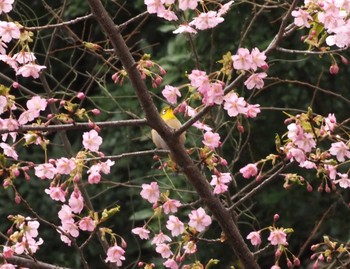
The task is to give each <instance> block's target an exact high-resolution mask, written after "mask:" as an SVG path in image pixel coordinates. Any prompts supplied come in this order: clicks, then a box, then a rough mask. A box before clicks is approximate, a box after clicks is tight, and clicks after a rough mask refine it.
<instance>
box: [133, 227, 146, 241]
mask: <svg viewBox="0 0 350 269" xmlns="http://www.w3.org/2000/svg"><path fill="white" fill-rule="evenodd" d="M131 232H132V233H133V234H137V235H138V236H139V237H140V238H141V239H149V235H148V234H149V233H150V231H149V230H147V229H146V228H144V227H137V228H134V229H132V230H131Z"/></svg>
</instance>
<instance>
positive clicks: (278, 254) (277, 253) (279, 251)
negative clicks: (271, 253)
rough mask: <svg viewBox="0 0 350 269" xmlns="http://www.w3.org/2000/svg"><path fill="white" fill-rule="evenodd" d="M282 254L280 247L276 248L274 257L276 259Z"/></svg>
mask: <svg viewBox="0 0 350 269" xmlns="http://www.w3.org/2000/svg"><path fill="white" fill-rule="evenodd" d="M281 254H282V252H281V250H280V249H277V250H276V252H275V258H276V259H278V257H280V256H281Z"/></svg>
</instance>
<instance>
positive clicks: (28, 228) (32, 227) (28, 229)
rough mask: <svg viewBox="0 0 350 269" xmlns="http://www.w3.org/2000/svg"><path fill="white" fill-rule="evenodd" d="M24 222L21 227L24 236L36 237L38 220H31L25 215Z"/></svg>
mask: <svg viewBox="0 0 350 269" xmlns="http://www.w3.org/2000/svg"><path fill="white" fill-rule="evenodd" d="M25 223H26V224H25V225H23V227H22V228H23V229H24V231H25V236H26V237H27V238H28V237H32V238H34V237H37V236H38V235H39V232H38V229H39V226H40V223H39V221H36V220H31V218H29V217H27V218H26V222H25Z"/></svg>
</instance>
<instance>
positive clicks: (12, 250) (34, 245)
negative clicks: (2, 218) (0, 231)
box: [0, 215, 43, 269]
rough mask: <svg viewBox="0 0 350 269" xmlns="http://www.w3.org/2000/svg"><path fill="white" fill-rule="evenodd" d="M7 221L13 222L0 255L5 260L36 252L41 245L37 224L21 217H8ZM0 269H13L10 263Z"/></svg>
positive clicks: (30, 219) (28, 218)
mask: <svg viewBox="0 0 350 269" xmlns="http://www.w3.org/2000/svg"><path fill="white" fill-rule="evenodd" d="M8 219H9V220H10V221H12V222H13V224H12V226H11V228H10V229H9V230H8V232H7V233H8V234H9V237H8V241H7V243H6V245H5V246H4V247H3V250H2V255H3V259H4V260H5V262H6V259H9V258H11V257H13V255H15V254H17V255H22V254H26V255H32V254H34V253H36V252H37V250H38V249H39V246H40V245H41V244H42V243H43V240H42V239H41V238H38V235H39V232H38V228H39V226H40V224H39V222H38V221H36V220H34V219H32V218H30V217H24V216H21V215H16V216H12V215H11V216H9V217H8ZM0 268H4V269H5V268H6V269H12V268H13V269H14V268H15V266H13V265H12V264H10V263H5V264H4V265H2V266H1V267H0Z"/></svg>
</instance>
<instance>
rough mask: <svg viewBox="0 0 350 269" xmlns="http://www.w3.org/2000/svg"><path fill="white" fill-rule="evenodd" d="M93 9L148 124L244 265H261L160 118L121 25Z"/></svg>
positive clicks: (96, 4) (93, 1)
mask: <svg viewBox="0 0 350 269" xmlns="http://www.w3.org/2000/svg"><path fill="white" fill-rule="evenodd" d="M88 2H89V4H90V7H91V9H92V12H93V13H94V15H95V18H96V20H97V21H98V22H99V24H100V25H101V27H102V28H103V30H104V31H105V33H106V34H107V36H109V38H110V40H111V42H112V44H113V47H114V49H115V51H116V54H117V55H118V57H119V59H120V61H121V63H122V64H123V66H124V68H125V70H126V72H127V73H128V76H129V79H130V81H131V83H132V85H133V88H134V90H135V91H136V94H137V96H138V99H139V102H140V104H141V106H142V109H143V110H144V112H145V115H146V119H147V121H148V123H149V125H150V126H151V127H152V128H154V129H155V130H156V131H157V132H158V133H159V135H160V136H161V137H162V138H163V139H164V140H165V141H166V142H167V144H168V146H169V148H170V151H171V153H172V156H174V160H175V161H176V163H177V164H178V165H179V166H180V167H181V168H182V169H183V173H184V174H185V175H186V177H187V178H188V180H189V181H190V182H191V183H192V185H193V187H194V188H195V189H196V191H197V193H198V194H199V196H200V197H201V198H202V200H203V202H204V204H205V205H206V206H207V207H208V208H209V210H210V211H211V213H212V214H213V215H214V217H215V218H216V220H217V221H218V223H219V225H220V226H221V228H222V230H223V232H224V233H225V235H226V237H227V242H228V243H229V245H230V246H231V248H232V249H233V250H234V252H235V254H236V255H237V257H238V258H239V259H240V260H241V262H242V264H243V265H244V267H245V268H249V269H257V268H259V265H258V264H257V263H256V261H255V259H254V256H253V254H252V253H251V252H250V250H249V248H248V246H247V245H246V243H245V242H244V239H243V237H242V235H241V234H240V232H239V230H238V227H237V225H236V224H235V223H234V221H233V219H232V217H231V214H230V212H228V211H227V210H226V208H224V206H223V205H222V204H221V203H220V200H219V199H218V198H217V197H216V196H214V194H213V192H212V190H211V187H210V185H209V183H208V181H207V179H206V178H205V177H204V176H203V175H202V173H201V172H200V170H199V168H198V167H197V166H196V165H195V164H194V162H193V160H192V159H191V158H190V156H189V155H188V154H187V152H186V149H185V147H184V145H182V144H181V143H180V142H179V139H178V137H177V136H176V135H175V134H174V132H173V131H172V130H170V128H169V127H168V126H167V125H166V124H165V123H164V121H163V120H162V119H161V118H160V116H159V114H158V111H157V109H156V107H155V105H154V103H153V101H152V97H151V95H150V93H149V92H148V89H147V87H146V85H145V83H144V81H143V80H142V78H141V75H140V73H139V71H138V70H137V69H136V63H135V60H134V59H133V57H132V55H131V53H130V51H129V49H128V47H127V46H126V44H125V41H124V40H123V37H122V36H121V34H120V32H119V30H118V27H116V25H115V24H114V22H113V20H112V19H111V17H110V16H109V14H108V13H107V11H106V10H105V8H104V7H103V5H102V3H101V1H99V0H88Z"/></svg>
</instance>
